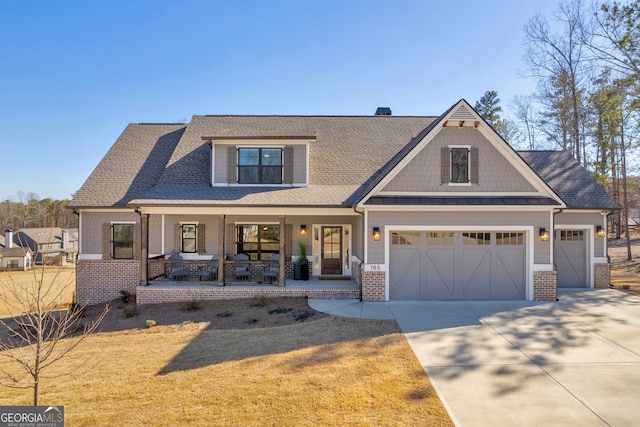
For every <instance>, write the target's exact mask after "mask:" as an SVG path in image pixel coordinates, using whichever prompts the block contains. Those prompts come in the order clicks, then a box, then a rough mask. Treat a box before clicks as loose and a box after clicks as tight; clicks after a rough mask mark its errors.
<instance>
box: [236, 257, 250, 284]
mask: <svg viewBox="0 0 640 427" xmlns="http://www.w3.org/2000/svg"><path fill="white" fill-rule="evenodd" d="M233 260H234V261H235V264H234V267H235V272H236V274H235V276H236V280H249V263H243V262H238V261H249V255H247V254H237V255H236V256H234V257H233Z"/></svg>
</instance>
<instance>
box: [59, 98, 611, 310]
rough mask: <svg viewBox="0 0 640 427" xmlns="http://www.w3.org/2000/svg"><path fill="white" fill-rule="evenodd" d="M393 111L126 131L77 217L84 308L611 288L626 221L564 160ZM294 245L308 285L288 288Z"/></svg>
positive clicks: (452, 113) (452, 115)
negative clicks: (127, 298)
mask: <svg viewBox="0 0 640 427" xmlns="http://www.w3.org/2000/svg"><path fill="white" fill-rule="evenodd" d="M389 113H390V111H388V109H387V110H385V109H379V112H378V113H377V114H376V115H373V116H194V117H193V118H192V119H191V121H190V122H189V123H188V124H131V125H129V126H128V127H127V128H126V129H125V131H124V132H123V133H122V135H121V136H120V137H119V138H118V140H117V141H116V142H115V144H114V145H113V147H112V148H111V149H110V150H109V152H108V153H107V154H106V155H105V157H104V158H103V159H102V161H101V162H100V163H99V164H98V166H97V167H96V169H95V170H94V171H93V173H92V174H91V175H90V176H89V178H88V179H87V181H86V182H85V183H84V185H83V186H82V187H81V188H80V190H79V191H78V192H77V193H76V194H75V197H74V199H73V201H72V202H71V204H70V207H71V208H73V209H74V210H75V211H76V212H77V213H78V215H79V221H80V228H79V240H80V242H79V256H78V265H77V273H78V274H77V298H78V301H79V302H80V303H87V302H100V301H105V300H108V299H111V298H116V297H117V296H118V295H119V293H120V291H121V290H127V291H130V292H133V291H135V292H137V295H138V299H139V302H143V303H144V302H160V301H172V300H189V299H198V298H236V297H242V296H252V295H283V296H284V295H307V296H310V297H320V298H322V297H325V298H331V297H349V298H353V297H358V298H362V299H363V300H366V301H385V300H389V299H444V300H447V299H456V300H461V299H522V300H555V298H556V290H557V288H558V287H608V285H609V265H608V264H607V240H606V233H605V231H606V225H607V215H608V213H609V212H610V211H611V210H614V209H617V208H618V206H617V205H616V203H614V202H613V200H612V199H611V198H610V197H609V196H608V195H607V193H606V192H605V191H604V190H603V189H602V188H601V187H600V186H599V185H598V184H597V183H596V182H595V181H594V180H593V179H592V178H591V176H590V175H589V173H588V172H587V171H586V170H584V169H583V168H582V167H581V166H580V165H579V164H578V163H577V162H576V161H575V160H574V159H573V158H572V156H571V155H570V154H569V153H566V152H556V151H530V152H516V151H514V150H513V149H512V148H511V147H510V146H509V145H508V144H506V143H505V141H504V140H502V139H501V138H500V137H499V136H498V135H497V134H496V133H495V131H494V130H493V129H492V128H491V127H490V126H489V125H488V124H487V123H486V122H485V121H484V120H483V119H482V118H481V117H480V116H479V115H478V114H477V113H476V112H475V111H474V110H473V108H472V107H471V106H470V105H469V104H468V103H467V102H466V101H464V100H461V101H459V102H457V103H456V104H454V105H453V106H452V107H451V108H450V109H449V110H447V111H446V112H444V113H443V114H442V115H441V116H439V117H400V116H393V115H390V114H389ZM300 243H302V244H304V246H305V247H306V249H307V261H308V273H309V275H310V276H311V278H312V279H311V280H309V281H308V282H305V281H302V282H300V281H295V280H293V270H294V268H293V264H294V263H295V262H296V260H297V258H298V255H299V251H298V248H299V246H300ZM324 279H334V280H324ZM331 283H333V286H331V285H329V284H331Z"/></svg>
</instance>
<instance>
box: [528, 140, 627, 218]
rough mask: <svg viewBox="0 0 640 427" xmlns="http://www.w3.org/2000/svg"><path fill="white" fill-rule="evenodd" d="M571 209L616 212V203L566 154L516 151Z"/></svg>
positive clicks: (617, 207)
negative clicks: (610, 210)
mask: <svg viewBox="0 0 640 427" xmlns="http://www.w3.org/2000/svg"><path fill="white" fill-rule="evenodd" d="M518 154H519V155H520V157H522V159H523V160H524V161H525V162H527V164H528V165H529V166H531V168H532V169H533V170H534V171H535V172H536V173H537V174H538V176H539V177H540V178H542V179H543V180H544V181H545V182H546V183H547V184H548V185H549V186H550V187H551V188H552V189H553V191H555V192H556V194H558V196H560V198H562V200H564V202H565V203H566V204H567V208H571V209H619V206H618V204H617V203H616V202H615V201H614V200H613V199H612V198H611V197H610V196H609V194H607V192H606V191H605V190H604V188H602V187H601V186H600V185H598V183H597V182H596V181H595V179H593V177H592V176H591V175H590V174H589V172H587V170H586V169H584V168H583V167H582V166H581V165H580V163H578V161H577V160H576V159H574V158H573V156H572V155H571V154H570V153H569V152H568V151H518Z"/></svg>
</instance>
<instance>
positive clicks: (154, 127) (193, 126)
mask: <svg viewBox="0 0 640 427" xmlns="http://www.w3.org/2000/svg"><path fill="white" fill-rule="evenodd" d="M452 108H453V107H452ZM446 114H447V113H446V112H445V113H444V114H443V115H441V116H440V118H442V117H444V116H445V115H446ZM440 118H435V117H400V116H194V117H193V118H192V120H191V122H190V123H189V124H188V125H184V124H131V125H129V126H127V128H126V129H125V130H124V132H123V133H122V135H121V136H120V137H119V138H118V140H117V141H116V143H115V144H114V145H113V147H112V148H111V149H110V150H109V152H108V153H107V154H106V155H105V156H104V158H103V159H102V161H101V162H100V163H99V164H98V166H97V167H96V169H95V170H94V171H93V172H92V173H91V175H90V176H89V178H88V179H87V181H86V182H85V183H84V184H83V185H82V187H81V188H80V189H79V190H78V192H77V193H76V194H75V196H74V198H73V200H72V202H71V203H70V207H72V208H73V207H118V206H126V205H131V204H136V205H199V206H215V205H217V206H221V205H222V206H351V205H353V204H355V203H357V202H358V201H360V200H361V198H362V197H363V196H364V195H365V194H366V193H367V192H368V191H369V190H370V189H371V188H372V186H373V185H375V183H376V182H378V181H379V179H380V178H381V177H382V176H384V175H385V174H386V173H388V172H389V170H390V169H391V168H392V167H393V166H394V165H396V164H397V163H398V162H399V161H400V160H401V159H402V158H403V157H404V156H406V155H407V154H408V153H409V151H410V150H411V149H413V148H414V147H415V145H416V144H417V143H418V142H419V141H420V140H421V139H422V138H423V137H424V136H425V135H426V133H428V132H429V131H430V130H431V129H432V128H433V126H435V125H436V124H437V123H438V120H439V119H440ZM263 136H269V137H273V136H281V137H286V136H308V137H314V138H315V140H314V141H313V142H312V143H310V146H309V185H308V186H307V187H295V188H288V187H259V188H258V187H256V188H253V187H235V186H232V187H226V186H222V187H212V186H211V185H210V179H211V166H210V161H211V160H210V159H211V157H210V156H211V149H210V147H209V144H208V142H207V141H204V140H203V139H202V138H203V137H217V138H225V137H229V138H232V137H263ZM519 154H520V155H521V157H522V158H523V159H524V160H525V162H527V163H528V164H529V165H530V166H531V167H532V168H533V169H534V171H535V172H536V173H537V174H538V175H539V176H540V177H541V178H542V179H543V180H545V181H546V182H547V183H548V184H549V185H550V187H551V188H552V189H553V190H554V191H555V192H556V193H557V194H558V195H559V196H560V197H561V198H562V199H563V200H564V201H565V202H566V203H567V205H568V207H570V208H582V209H587V208H589V209H593V208H595V209H614V208H617V205H616V204H615V202H613V200H611V198H610V197H609V196H608V195H607V193H606V192H605V191H604V189H602V187H600V186H599V185H598V184H597V183H596V182H595V180H593V178H592V177H591V176H590V175H589V173H588V172H587V171H586V170H584V169H583V168H582V167H581V166H580V165H579V164H578V162H576V161H575V160H574V159H573V158H572V157H571V156H570V155H569V154H568V153H562V152H554V151H536V152H528V151H525V152H519Z"/></svg>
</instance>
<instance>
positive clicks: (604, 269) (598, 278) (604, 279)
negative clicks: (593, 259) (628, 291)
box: [593, 264, 611, 288]
mask: <svg viewBox="0 0 640 427" xmlns="http://www.w3.org/2000/svg"><path fill="white" fill-rule="evenodd" d="M610 267H611V266H610V265H609V264H594V266H593V269H594V273H595V281H594V286H595V287H596V288H608V287H609V285H610V284H611V268H610Z"/></svg>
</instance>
